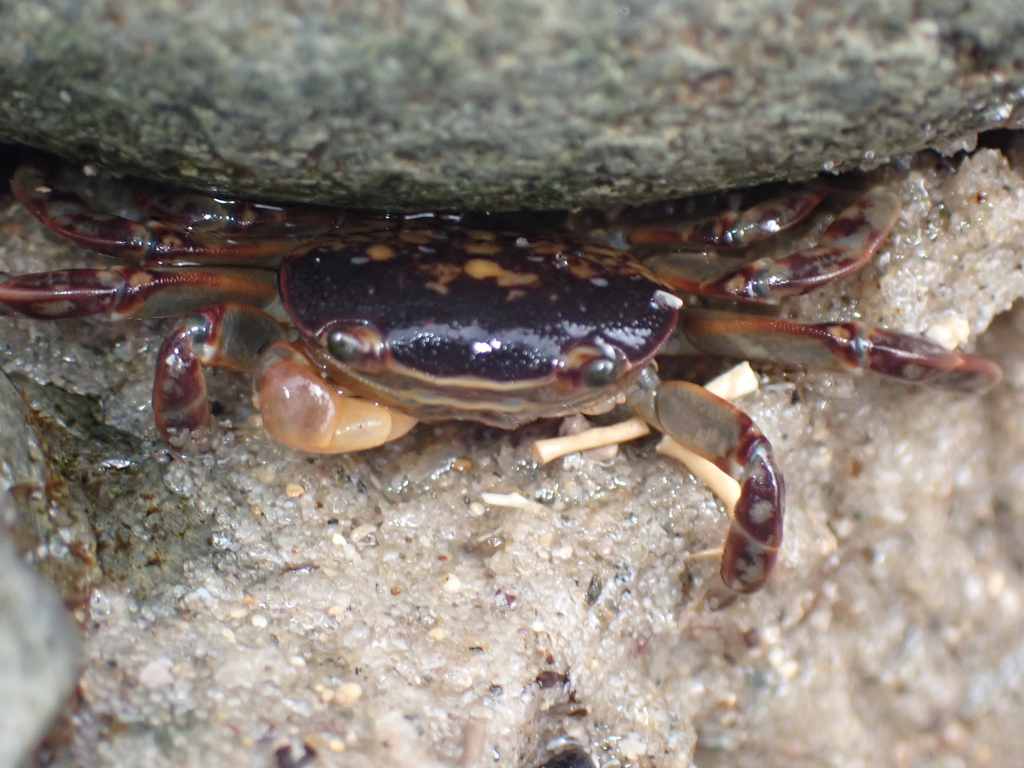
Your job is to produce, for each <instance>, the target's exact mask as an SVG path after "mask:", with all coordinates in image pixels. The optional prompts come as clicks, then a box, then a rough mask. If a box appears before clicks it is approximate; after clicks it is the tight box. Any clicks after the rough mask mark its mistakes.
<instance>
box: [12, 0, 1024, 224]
mask: <svg viewBox="0 0 1024 768" xmlns="http://www.w3.org/2000/svg"><path fill="white" fill-rule="evenodd" d="M795 7H796V6H793V5H792V4H788V3H781V4H780V3H777V2H775V0H707V1H705V2H691V1H688V0H675V1H674V2H665V3H644V2H624V3H615V4H608V3H602V2H599V1H598V0H593V1H592V2H588V3H584V4H582V5H581V4H579V3H575V2H569V0H559V1H557V2H551V0H500V2H494V3H486V4H482V5H480V4H472V3H461V2H448V3H442V2H436V0H406V1H405V2H400V3H392V4H389V5H381V4H380V3H377V2H372V1H371V2H363V3H347V4H342V5H340V6H339V5H337V4H326V5H324V6H322V8H321V9H313V8H311V7H309V6H303V8H302V9H301V11H300V10H297V9H296V7H295V6H294V4H292V3H290V2H286V1H285V0H277V1H275V2H265V3H261V4H260V6H259V7H258V8H254V7H253V6H252V5H251V4H250V3H246V2H243V0H199V1H198V2H191V3H187V4H170V5H168V4H165V3H162V2H160V1H159V0H146V1H145V2H135V0H115V1H114V2H110V1H109V0H90V1H89V2H78V1H77V0H46V1H45V2H35V1H34V0H20V1H19V2H12V3H6V4H4V7H3V9H2V10H0V93H3V94H5V96H4V98H3V99H2V100H0V136H3V137H6V138H7V139H10V140H17V141H20V142H24V143H27V144H30V145H33V146H37V147H44V148H46V149H49V150H52V151H54V152H57V153H59V154H62V155H64V156H66V157H69V158H73V159H75V160H78V161H82V162H84V161H98V162H101V163H103V164H106V165H109V166H111V167H113V168H117V169H119V170H122V171H128V172H133V173H137V174H139V175H142V176H146V177H151V178H154V179H160V180H162V181H166V182H169V183H173V184H177V185H185V186H194V187H203V188H208V189H218V190H222V191H229V192H231V193H235V194H240V195H247V196H250V197H253V196H256V197H260V196H262V197H266V198H273V199H314V200H318V201H322V202H329V203H334V204H346V205H357V206H361V207H381V208H383V207H388V208H394V207H406V208H417V207H418V208H424V207H428V208H438V207H441V208H445V207H446V208H475V209H480V208H485V207H486V208H492V209H494V208H523V207H534V208H545V207H546V208H559V207H561V208H564V207H570V206H574V205H598V206H609V205H613V204H618V203H636V202H640V201H642V200H645V199H653V198H659V197H661V198H663V197H668V196H672V195H679V194H682V193H686V192H692V191H699V190H716V189H724V188H728V187H734V186H738V185H746V184H752V183H755V182H761V181H766V180H773V179H796V178H806V177H809V176H811V175H813V174H815V173H817V172H819V171H821V170H840V169H844V168H850V167H854V166H865V165H867V166H870V165H873V164H877V163H879V162H882V161H883V160H884V159H885V158H888V157H891V156H894V155H899V154H903V153H908V152H912V151H915V150H918V149H921V148H923V147H926V146H932V145H941V146H950V147H955V146H961V145H962V143H959V142H958V140H960V139H961V138H963V137H965V136H968V138H967V139H966V142H967V144H970V142H971V141H972V139H971V138H970V137H969V134H971V133H972V132H974V131H977V130H980V129H983V128H987V127H992V126H995V125H1001V124H1003V123H1005V122H1006V121H1007V120H1010V119H1012V117H1013V114H1014V109H1015V107H1016V106H1017V105H1018V104H1019V103H1020V100H1021V88H1022V87H1024V75H1022V71H1024V70H1022V67H1021V62H1022V61H1024V35H1022V34H1021V29H1022V25H1024V6H1022V5H1020V4H1015V3H1007V2H999V1H998V0H984V1H982V2H974V3H971V4H970V5H969V7H966V8H965V7H963V4H962V3H952V4H949V3H920V2H912V0H899V2H888V3H885V4H881V5H879V4H878V3H875V2H872V1H871V0H857V2H844V3H832V2H821V1H819V0H813V1H811V2H803V3H800V4H799V13H797V12H795V11H794V8H795Z"/></svg>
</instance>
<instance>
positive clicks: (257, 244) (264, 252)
mask: <svg viewBox="0 0 1024 768" xmlns="http://www.w3.org/2000/svg"><path fill="white" fill-rule="evenodd" d="M57 175H58V174H57V173H56V172H55V171H54V170H53V169H52V168H51V167H49V166H46V165H35V164H31V163H27V164H25V165H22V166H20V167H19V168H18V170H16V171H15V172H14V177H13V178H12V180H11V191H12V192H13V193H14V196H15V197H16V198H17V199H18V201H19V202H20V203H21V204H22V205H24V206H25V207H26V208H27V209H28V210H29V212H30V213H31V214H32V215H33V216H35V217H36V218H37V219H39V221H41V222H42V223H43V224H44V225H45V226H46V227H47V228H49V229H50V230H52V231H53V232H55V233H57V234H58V235H61V236H62V237H65V238H67V239H69V240H72V241H73V242H75V243H78V244H79V245H82V246H84V247H86V248H91V249H93V250H96V251H99V252H100V253H106V254H109V255H111V256H122V257H129V258H132V259H135V260H136V261H138V262H139V263H140V264H143V265H146V266H151V265H154V264H177V265H187V264H209V265H225V266H230V265H232V264H244V265H246V266H273V265H275V264H277V262H278V261H280V258H281V257H282V256H283V255H284V254H286V253H288V252H289V251H290V250H292V249H293V248H295V246H296V245H298V241H297V240H296V239H294V238H292V237H263V238H237V239H235V238H231V237H228V236H227V235H223V234H219V233H217V232H207V231H202V230H200V229H191V228H188V227H186V226H180V225H178V224H173V223H163V222H159V221H144V222H140V221H133V220H132V219H127V218H124V217H123V216H116V215H113V214H106V213H99V212H97V211H95V210H93V209H92V207H91V206H90V205H89V204H88V203H87V202H86V201H85V200H84V199H83V198H82V197H81V196H80V195H79V194H78V193H77V192H76V191H75V190H74V189H72V188H71V186H70V185H66V184H62V183H60V182H59V180H58V179H57V178H56V176H57Z"/></svg>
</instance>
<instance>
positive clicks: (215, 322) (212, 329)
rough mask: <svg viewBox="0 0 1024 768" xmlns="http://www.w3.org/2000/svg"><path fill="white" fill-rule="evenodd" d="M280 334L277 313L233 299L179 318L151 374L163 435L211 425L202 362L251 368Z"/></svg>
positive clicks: (169, 436)
mask: <svg viewBox="0 0 1024 768" xmlns="http://www.w3.org/2000/svg"><path fill="white" fill-rule="evenodd" d="M281 336H282V332H281V327H280V325H279V324H278V322H277V321H276V320H274V318H273V317H271V316H270V315H268V314H267V313H266V312H264V311H263V310H261V309H257V308H256V307H253V306H250V305H248V304H241V303H238V302H233V301H222V302H218V303H216V304H211V305H209V306H207V307H203V308H202V309H200V310H199V311H197V312H195V313H193V314H192V315H190V316H188V317H185V318H182V319H181V320H179V321H178V322H177V323H176V324H175V326H174V328H173V329H171V332H170V333H169V334H168V335H167V336H166V337H165V338H164V341H163V343H162V344H161V345H160V351H159V352H158V353H157V358H156V376H155V378H154V380H153V416H154V418H155V419H156V427H157V430H159V432H160V435H161V436H162V437H163V438H164V440H165V441H167V442H171V439H170V438H171V437H172V436H174V435H176V434H177V433H180V432H188V433H191V432H194V431H196V430H205V429H206V428H208V427H209V426H210V405H209V401H208V399H207V396H206V377H205V376H204V375H203V366H205V365H213V366H219V367H222V368H229V369H231V370H234V371H252V370H253V369H255V367H256V362H257V360H258V359H259V356H260V354H261V353H262V352H263V350H265V349H266V348H267V347H269V346H270V345H271V344H272V343H273V342H274V341H276V340H277V339H279V338H281Z"/></svg>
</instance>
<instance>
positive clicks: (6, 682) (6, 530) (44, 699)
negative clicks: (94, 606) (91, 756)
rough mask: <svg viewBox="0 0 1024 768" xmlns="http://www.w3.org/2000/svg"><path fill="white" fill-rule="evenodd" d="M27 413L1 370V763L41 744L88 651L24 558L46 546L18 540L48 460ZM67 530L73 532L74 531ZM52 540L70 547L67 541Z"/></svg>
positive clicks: (42, 482) (30, 521)
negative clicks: (34, 547)
mask: <svg viewBox="0 0 1024 768" xmlns="http://www.w3.org/2000/svg"><path fill="white" fill-rule="evenodd" d="M27 418H28V413H27V409H26V408H25V403H24V401H23V400H22V398H21V395H20V394H19V393H18V391H17V390H16V389H15V388H14V387H13V386H11V383H10V382H9V381H8V380H7V377H6V376H4V375H3V374H0V435H2V438H3V439H2V440H0V691H3V695H2V696H0V766H13V765H15V764H17V763H18V761H19V760H21V759H22V758H24V757H25V756H26V755H27V754H28V752H29V751H30V750H32V749H33V748H34V747H35V746H36V744H37V743H38V741H39V740H40V738H42V736H43V735H44V734H45V732H46V729H47V727H48V726H49V724H50V722H51V721H52V720H53V718H54V716H55V715H56V714H57V713H58V711H59V710H60V708H61V707H62V706H63V705H64V703H65V701H66V699H67V697H68V695H69V694H70V693H71V690H72V688H73V687H74V684H75V681H76V680H77V679H78V672H79V660H80V658H81V640H80V637H79V634H78V629H77V627H75V625H74V622H73V621H72V620H71V618H70V616H69V615H68V612H67V610H66V609H65V608H64V606H63V605H61V602H60V599H59V598H58V597H57V594H56V593H55V591H54V589H53V587H52V586H50V585H49V584H47V583H46V582H45V581H44V580H43V579H42V578H40V576H39V574H38V573H36V571H35V570H34V569H33V568H31V567H29V566H27V565H26V564H25V563H24V562H23V559H22V557H23V555H26V556H27V559H31V558H34V557H46V554H45V553H44V552H40V551H35V552H28V553H23V552H19V551H18V550H17V549H16V546H15V545H16V544H20V545H21V546H22V547H25V545H26V544H27V539H28V538H29V537H26V536H24V535H22V536H19V535H18V534H19V533H22V534H23V533H24V528H25V527H26V526H27V525H28V526H30V525H34V524H36V522H37V521H35V520H34V519H31V518H30V515H31V514H32V512H33V511H39V510H38V509H36V510H33V507H32V505H31V504H30V503H28V502H29V498H30V496H31V495H32V493H33V491H37V490H41V489H42V488H43V487H44V485H45V482H46V463H45V460H44V458H43V454H42V451H41V450H40V447H39V444H38V441H37V440H36V438H35V435H34V433H33V431H32V430H31V429H30V428H29V426H28V425H27V423H26V419H27ZM12 486H13V488H12ZM8 489H11V492H9V491H8ZM43 511H44V512H45V510H43ZM43 524H44V525H45V523H43ZM12 533H13V534H14V536H12V535H11V534H12ZM65 538H71V536H70V534H69V533H68V532H65ZM53 543H54V545H55V546H54V549H56V550H64V551H66V550H67V546H66V544H67V542H66V541H64V542H62V541H59V540H58V541H55V542H53Z"/></svg>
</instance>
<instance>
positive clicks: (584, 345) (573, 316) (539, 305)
mask: <svg viewBox="0 0 1024 768" xmlns="http://www.w3.org/2000/svg"><path fill="white" fill-rule="evenodd" d="M477 234H478V235H480V236H479V237H475V236H474V233H473V232H469V233H466V234H463V235H462V236H461V237H459V236H455V237H453V236H452V234H451V233H450V232H447V231H445V232H437V231H434V230H430V229H404V228H403V229H400V230H396V231H389V232H376V233H375V234H374V237H373V239H372V241H367V243H365V244H364V243H353V242H352V241H351V238H348V239H346V240H344V241H342V240H341V239H331V238H327V239H321V240H319V241H317V242H316V243H315V244H314V245H313V246H312V247H310V248H309V249H307V250H304V251H300V252H298V253H295V254H292V255H290V256H289V257H287V258H286V259H285V260H284V262H283V263H282V264H281V272H280V288H281V295H282V298H283V300H284V303H285V306H286V307H287V308H288V311H289V313H290V315H291V317H292V319H293V321H294V322H295V324H296V325H297V326H298V327H299V329H300V331H301V332H302V333H303V335H306V336H309V337H312V338H316V337H320V336H321V335H322V334H324V333H325V332H327V331H329V330H330V329H332V328H358V327H360V326H363V327H367V328H370V329H372V330H373V331H375V332H376V333H377V334H379V337H380V342H381V355H382V357H383V358H385V359H386V360H387V362H388V363H389V364H397V366H400V367H402V368H404V369H406V370H410V371H416V372H418V373H420V374H423V375H426V376H430V377H435V378H437V379H453V378H459V379H476V380H480V381H483V382H491V383H493V384H496V385H514V384H517V383H526V382H537V381H543V380H545V379H548V378H550V377H552V376H564V377H570V378H571V376H572V374H573V370H574V364H573V363H574V351H575V352H579V354H580V355H581V356H583V357H586V356H587V354H586V353H585V352H580V351H581V350H587V351H589V352H590V354H591V356H602V355H603V356H606V357H608V358H610V359H612V360H616V363H617V365H618V366H619V368H620V370H619V373H620V374H621V373H625V372H628V371H631V370H633V369H635V368H637V367H638V366H641V365H643V364H644V363H646V362H647V361H649V360H650V359H651V358H652V357H653V356H654V355H655V353H657V351H658V350H659V349H660V348H661V346H662V345H663V344H664V343H665V341H666V340H667V339H668V337H669V336H670V335H671V334H672V332H673V330H674V329H675V326H676V320H677V317H678V309H679V306H680V302H679V300H678V299H676V298H675V297H674V296H672V295H670V294H668V293H667V292H666V287H665V285H664V284H663V283H662V282H661V281H659V280H658V279H657V278H655V277H654V276H653V275H652V274H650V273H649V272H648V271H647V270H645V269H643V268H642V267H638V265H637V264H636V262H634V261H633V260H631V259H630V258H629V257H627V256H626V255H625V254H622V253H619V252H618V251H615V250H613V249H611V248H607V247H600V246H593V245H588V244H583V243H578V242H575V243H574V242H570V241H566V240H562V239H560V240H558V241H540V242H537V241H531V242H530V243H529V247H526V241H525V240H524V239H522V238H520V239H518V240H517V238H516V237H514V236H494V235H491V233H487V236H486V237H485V236H484V233H477ZM580 362H583V363H585V360H581V361H580ZM570 383H571V382H570Z"/></svg>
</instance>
